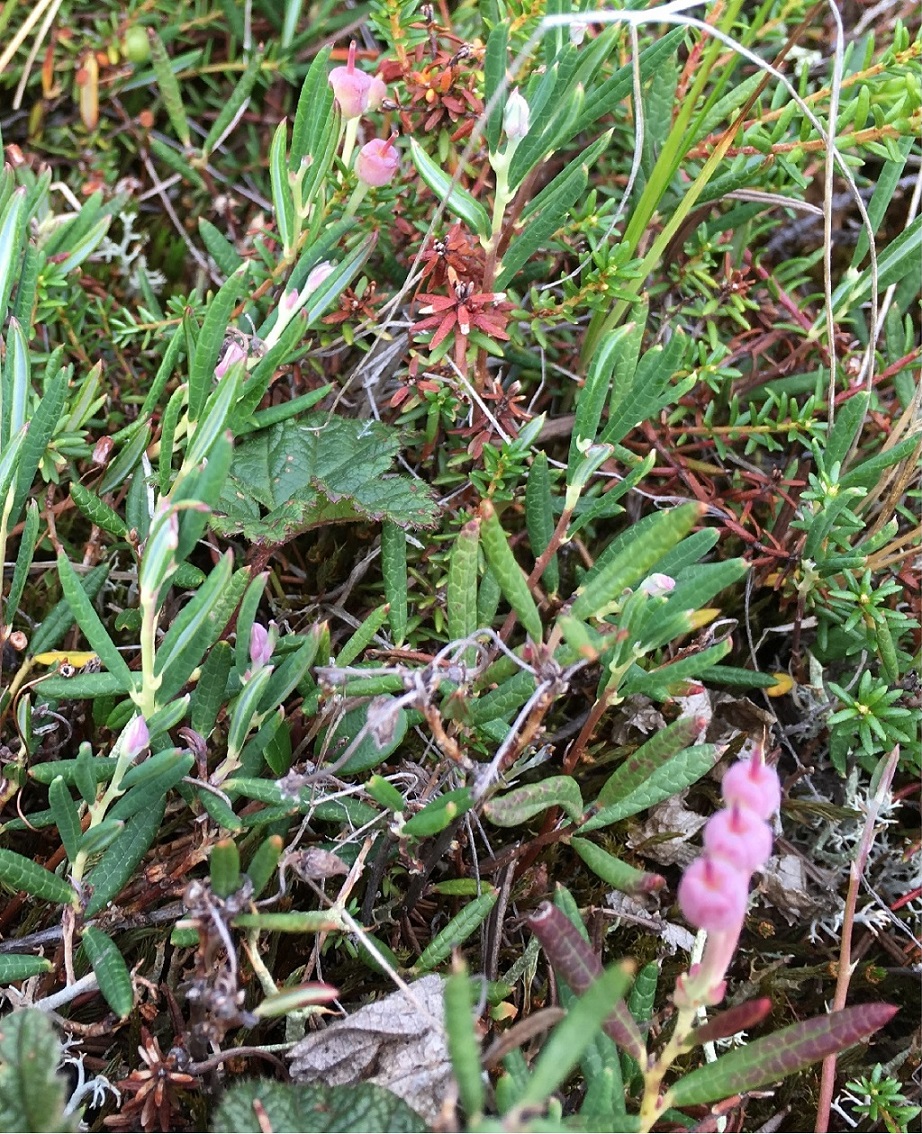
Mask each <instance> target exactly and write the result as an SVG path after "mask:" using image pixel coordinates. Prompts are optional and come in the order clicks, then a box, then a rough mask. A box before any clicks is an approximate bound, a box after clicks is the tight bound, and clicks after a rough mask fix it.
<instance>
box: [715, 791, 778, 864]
mask: <svg viewBox="0 0 922 1134" xmlns="http://www.w3.org/2000/svg"><path fill="white" fill-rule="evenodd" d="M704 847H705V850H706V851H707V853H708V854H709V855H710V856H711V857H717V858H724V859H726V860H727V862H730V863H732V864H733V865H734V866H736V867H737V868H738V869H740V870H745V871H747V872H748V873H749V874H751V873H752V872H753V870H758V869H759V867H761V866H764V865H765V864H766V862H768V859H769V856H770V855H771V853H772V830H771V827H769V825H768V824H767V823H766V822H765V820H764V819H761V818H760V817H759V816H758V815H757V814H756V813H755V812H754V811H752V810H751V809H750V808H748V807H742V806H741V805H740V804H739V803H734V804H733V806H732V807H728V808H725V809H724V810H723V811H718V812H717V813H716V815H712V816H711V818H710V819H709V820H708V821H707V825H706V826H705V828H704Z"/></svg>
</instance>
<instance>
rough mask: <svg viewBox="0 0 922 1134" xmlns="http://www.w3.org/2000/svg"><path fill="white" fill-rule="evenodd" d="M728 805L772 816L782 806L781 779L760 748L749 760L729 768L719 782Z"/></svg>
mask: <svg viewBox="0 0 922 1134" xmlns="http://www.w3.org/2000/svg"><path fill="white" fill-rule="evenodd" d="M720 790H721V794H722V795H723V797H724V801H725V802H726V803H727V805H728V806H732V805H733V804H734V803H738V804H740V805H741V806H742V807H748V808H750V809H751V810H753V811H754V812H755V813H756V815H758V816H759V818H760V819H769V818H771V816H772V815H774V814H775V812H776V811H777V810H778V808H779V807H780V806H781V781H780V780H779V779H778V773H777V772H776V771H775V769H774V768H772V767H769V765H768V764H766V763H765V760H764V759H763V758H762V751H761V749H758V750H757V751H756V752H755V753H754V754H753V756H752V757H751V758H750V759H749V760H739V761H738V762H737V763H736V764H733V765H732V767H730V768H729V769H728V770H727V773H726V775H725V776H724V778H723V782H722V783H721V785H720Z"/></svg>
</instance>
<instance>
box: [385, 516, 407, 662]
mask: <svg viewBox="0 0 922 1134" xmlns="http://www.w3.org/2000/svg"><path fill="white" fill-rule="evenodd" d="M381 574H382V576H383V578H384V597H385V599H386V600H387V605H388V607H389V611H388V616H387V621H388V624H389V626H390V628H391V637H392V638H393V640H394V645H395V646H399V645H401V644H402V643H403V640H404V638H405V637H406V632H407V593H408V591H409V589H410V580H409V576H408V575H407V537H406V534H405V533H404V530H403V528H401V527H399V526H398V525H397V524H392V523H391V522H390V520H385V521H384V523H383V525H382V526H381Z"/></svg>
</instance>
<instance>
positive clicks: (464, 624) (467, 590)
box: [445, 517, 480, 642]
mask: <svg viewBox="0 0 922 1134" xmlns="http://www.w3.org/2000/svg"><path fill="white" fill-rule="evenodd" d="M479 546H480V520H478V519H477V518H476V517H475V518H474V519H473V520H468V522H467V523H466V524H465V525H464V527H463V528H462V529H461V531H460V532H458V536H457V538H456V539H455V542H454V546H453V547H452V549H451V558H450V559H449V561H448V582H447V584H446V587H445V605H446V614H447V616H448V637H449V638H450V639H451V641H453V642H455V641H458V640H459V639H461V638H469V637H470V636H471V635H472V634H473V633H474V631H475V630H477V629H478V628H479V627H478V624H477V558H478V548H479Z"/></svg>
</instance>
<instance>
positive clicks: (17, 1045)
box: [0, 1008, 74, 1130]
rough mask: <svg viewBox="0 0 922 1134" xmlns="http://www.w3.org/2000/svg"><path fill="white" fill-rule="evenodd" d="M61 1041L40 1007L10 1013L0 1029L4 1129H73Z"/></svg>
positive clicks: (0, 1103) (0, 1111) (0, 1109)
mask: <svg viewBox="0 0 922 1134" xmlns="http://www.w3.org/2000/svg"><path fill="white" fill-rule="evenodd" d="M60 1059H61V1045H60V1043H59V1042H58V1037H57V1036H56V1035H55V1031H54V1028H53V1027H52V1025H51V1021H50V1019H49V1018H48V1016H46V1015H45V1013H44V1012H42V1011H39V1010H38V1009H36V1008H25V1009H21V1010H19V1011H17V1012H8V1013H7V1014H6V1015H5V1016H4V1018H3V1026H2V1028H0V1115H2V1123H3V1129H4V1130H73V1129H74V1124H73V1120H72V1119H70V1118H67V1117H65V1115H64V1099H65V1095H64V1087H65V1085H66V1082H65V1079H64V1076H63V1075H58V1073H57V1068H58V1063H59V1062H60Z"/></svg>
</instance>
